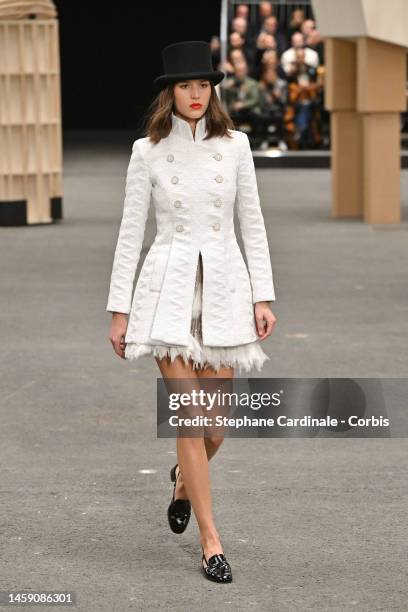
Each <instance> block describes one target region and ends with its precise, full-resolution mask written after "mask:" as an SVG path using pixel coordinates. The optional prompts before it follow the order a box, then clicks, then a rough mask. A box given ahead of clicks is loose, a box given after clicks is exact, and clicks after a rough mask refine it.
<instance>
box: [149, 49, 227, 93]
mask: <svg viewBox="0 0 408 612" xmlns="http://www.w3.org/2000/svg"><path fill="white" fill-rule="evenodd" d="M162 59H163V68H164V72H165V74H162V75H161V76H158V77H156V78H155V79H154V81H153V85H154V87H155V89H156V91H160V90H161V89H164V87H166V86H167V85H168V84H169V83H176V82H177V81H184V80H187V79H199V78H203V79H209V80H210V81H212V82H213V83H214V85H217V83H219V82H220V81H222V79H223V78H224V77H225V74H224V73H223V72H221V70H214V68H213V65H212V57H211V47H210V45H209V44H208V43H207V42H205V41H203V40H186V41H184V42H178V43H173V44H171V45H167V47H164V49H163V50H162Z"/></svg>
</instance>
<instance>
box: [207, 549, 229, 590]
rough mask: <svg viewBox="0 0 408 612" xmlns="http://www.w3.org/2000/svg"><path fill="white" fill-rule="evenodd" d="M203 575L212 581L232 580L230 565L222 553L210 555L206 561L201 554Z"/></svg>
mask: <svg viewBox="0 0 408 612" xmlns="http://www.w3.org/2000/svg"><path fill="white" fill-rule="evenodd" d="M201 561H202V566H203V572H204V576H205V577H206V578H208V580H212V581H213V582H232V572H231V566H230V564H229V563H228V561H227V559H226V557H225V555H224V554H223V553H218V554H215V555H212V556H211V557H210V558H209V559H208V561H207V559H206V558H205V555H204V549H203V556H202V560H201Z"/></svg>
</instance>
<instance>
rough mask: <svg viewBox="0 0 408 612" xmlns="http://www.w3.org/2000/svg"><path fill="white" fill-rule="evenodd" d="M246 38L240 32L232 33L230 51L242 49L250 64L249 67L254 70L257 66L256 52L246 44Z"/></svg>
mask: <svg viewBox="0 0 408 612" xmlns="http://www.w3.org/2000/svg"><path fill="white" fill-rule="evenodd" d="M245 43H246V41H245V37H244V35H243V34H240V33H239V32H231V34H230V35H229V49H230V50H232V49H241V51H242V52H243V54H244V55H245V59H246V61H247V63H248V66H250V68H251V69H252V67H253V66H254V65H255V53H256V52H255V50H254V49H252V48H251V47H249V46H248V45H247V44H245Z"/></svg>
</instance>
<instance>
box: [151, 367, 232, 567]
mask: <svg viewBox="0 0 408 612" xmlns="http://www.w3.org/2000/svg"><path fill="white" fill-rule="evenodd" d="M156 361H157V364H158V366H159V369H160V371H161V373H162V375H163V378H165V379H166V378H189V379H194V380H195V379H196V380H197V389H199V388H200V378H206V377H207V378H208V377H212V378H232V376H233V369H232V368H222V369H220V370H219V371H218V372H215V371H214V370H212V368H209V367H206V368H205V369H200V370H194V369H193V367H192V365H190V363H189V364H188V365H187V364H185V362H184V361H183V359H182V358H181V357H176V359H175V360H174V361H173V363H171V361H170V359H169V358H166V357H165V358H162V359H160V358H156ZM222 441H223V438H221V437H216V438H214V439H211V438H207V443H205V438H203V437H196V438H187V437H178V438H177V455H178V463H179V466H180V472H181V474H182V475H183V488H182V489H181V490H180V489H179V490H178V495H179V496H180V498H181V496H182V494H183V495H186V498H188V499H189V500H190V502H191V505H192V507H193V510H194V514H195V516H196V519H197V523H198V527H199V530H200V542H201V544H202V546H203V549H204V554H205V556H206V558H207V559H208V558H209V557H211V556H212V555H214V554H216V553H222V552H223V549H222V546H221V542H220V538H219V534H218V532H217V530H216V527H215V523H214V517H213V513H212V502H211V491H210V478H209V469H208V460H209V457H212V456H213V455H214V454H215V453H216V451H217V450H218V448H219V446H220V444H221V443H222ZM181 474H180V478H181ZM177 498H178V496H177Z"/></svg>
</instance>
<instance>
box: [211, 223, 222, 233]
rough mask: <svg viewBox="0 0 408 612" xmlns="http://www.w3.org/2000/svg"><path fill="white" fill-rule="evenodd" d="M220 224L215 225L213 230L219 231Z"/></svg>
mask: <svg viewBox="0 0 408 612" xmlns="http://www.w3.org/2000/svg"><path fill="white" fill-rule="evenodd" d="M220 227H221V226H220V224H219V223H214V225H213V228H214V229H215V230H216V231H217V230H219V229H220Z"/></svg>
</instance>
